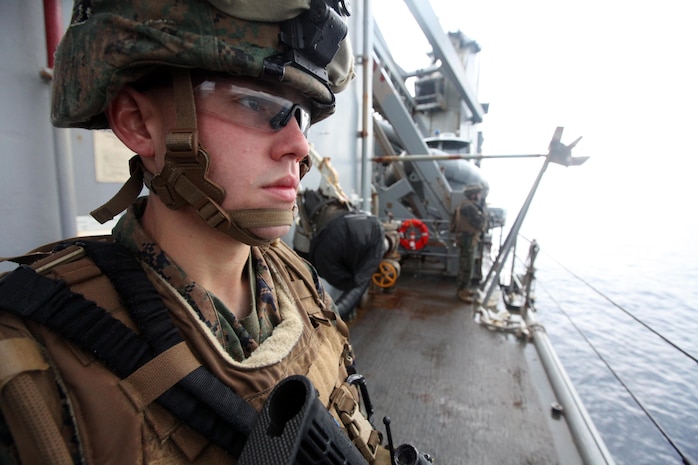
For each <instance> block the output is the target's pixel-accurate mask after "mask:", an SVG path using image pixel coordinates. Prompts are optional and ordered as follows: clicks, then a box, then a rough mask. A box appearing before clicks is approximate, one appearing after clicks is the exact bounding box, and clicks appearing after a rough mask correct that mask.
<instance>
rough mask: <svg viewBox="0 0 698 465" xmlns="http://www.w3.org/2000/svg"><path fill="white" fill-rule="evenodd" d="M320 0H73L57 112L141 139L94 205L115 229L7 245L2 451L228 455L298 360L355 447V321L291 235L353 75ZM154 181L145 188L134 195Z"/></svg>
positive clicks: (132, 142)
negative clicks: (300, 195)
mask: <svg viewBox="0 0 698 465" xmlns="http://www.w3.org/2000/svg"><path fill="white" fill-rule="evenodd" d="M348 14H349V11H348V8H347V7H346V5H345V3H344V2H343V1H325V0H285V1H259V0H209V1H203V0H186V1H176V2H175V1H172V0H155V1H149V2H137V1H124V0H119V1H117V0H77V1H76V2H75V4H74V7H73V12H72V19H71V23H70V26H69V27H68V30H67V32H66V34H65V37H64V38H63V40H62V42H61V44H60V47H59V49H58V51H57V53H56V66H55V71H54V77H53V87H52V89H53V91H52V108H51V118H52V122H53V124H54V125H56V126H58V127H79V128H86V129H110V130H112V131H113V132H114V134H115V135H116V136H117V137H118V138H119V139H120V140H121V141H122V142H123V144H124V145H125V146H126V147H128V148H129V149H131V150H132V151H133V152H134V153H135V154H136V155H135V156H134V157H133V158H132V159H131V162H130V172H131V177H130V179H129V180H128V181H127V182H126V183H125V185H124V186H123V188H122V189H121V190H120V191H119V192H118V193H117V194H116V195H115V196H114V198H112V199H111V200H110V201H109V202H107V203H106V204H105V205H103V206H101V207H98V208H97V209H95V211H94V212H93V216H94V217H95V218H96V219H97V220H98V221H100V222H105V221H107V220H109V219H111V218H113V217H115V216H117V215H120V214H121V213H122V212H123V211H124V210H126V212H125V213H124V214H123V216H121V217H120V219H119V221H118V223H117V225H116V226H115V228H114V230H113V231H112V234H111V235H109V236H105V237H96V238H71V239H65V240H62V241H59V242H57V243H55V244H48V245H46V246H42V247H39V248H37V249H35V250H34V251H31V252H29V253H28V254H26V255H24V256H22V257H16V258H15V259H14V260H15V261H16V262H17V263H19V264H20V265H19V266H18V267H17V269H15V270H14V271H12V272H10V273H8V274H6V275H5V276H3V277H2V278H1V280H0V360H1V363H0V390H1V394H0V407H1V412H2V416H1V417H0V462H1V463H13V464H14V463H22V464H30V463H81V464H110V463H114V464H125V463H129V464H131V463H133V464H156V463H167V464H178V463H182V464H184V463H206V464H218V463H221V464H222V463H226V464H230V463H236V458H237V457H238V456H239V454H240V451H241V450H242V448H243V447H244V445H245V440H246V437H247V435H248V434H249V431H250V428H251V425H253V423H254V421H255V418H256V414H257V411H259V409H260V408H261V407H262V406H263V405H264V402H265V400H266V399H267V397H268V396H269V394H270V392H272V390H273V388H274V387H275V385H276V384H277V383H279V382H280V381H282V380H283V379H286V378H288V377H289V376H290V375H303V376H306V377H307V378H308V379H310V381H311V382H312V384H313V386H314V388H315V389H316V390H317V393H318V398H319V400H320V402H321V403H322V404H323V405H324V406H325V407H326V408H327V410H328V412H329V413H330V414H332V415H333V416H334V417H335V419H336V420H337V424H339V425H341V427H342V428H343V429H344V430H345V431H346V433H347V435H348V437H349V438H350V439H351V441H352V442H353V444H354V445H355V446H356V447H357V448H358V449H359V450H360V451H361V453H362V455H363V456H364V458H365V459H366V461H367V462H368V463H376V464H380V463H388V462H389V460H390V457H389V453H388V451H387V449H386V448H385V447H383V446H382V445H381V441H382V438H381V434H380V433H379V432H378V431H377V430H376V429H374V428H373V426H372V425H371V423H370V422H369V421H368V420H367V419H366V417H365V415H362V414H361V407H362V402H361V397H360V394H359V392H358V390H357V389H356V387H355V386H354V385H352V384H351V383H349V382H348V381H347V378H348V376H349V375H350V374H355V368H354V359H353V352H352V349H351V345H350V343H349V334H348V329H347V327H346V325H345V324H344V322H343V321H342V320H341V318H339V317H338V315H337V314H336V311H335V309H334V304H333V302H332V300H331V298H330V296H329V295H328V294H327V293H326V292H325V290H324V289H323V287H322V285H321V283H320V280H319V278H318V276H317V273H316V272H315V270H314V268H313V267H312V266H310V265H309V264H308V263H307V262H305V261H304V260H302V259H301V258H299V257H298V256H297V255H296V254H295V253H294V252H292V251H291V250H290V249H289V248H288V247H287V246H286V245H285V244H284V243H283V242H282V241H280V240H279V238H280V237H281V236H283V235H284V234H286V233H287V232H288V231H289V229H290V226H291V224H292V221H293V217H294V211H295V199H296V194H297V189H298V185H299V182H300V179H301V178H302V177H303V176H304V175H305V174H306V173H307V171H308V170H309V169H310V159H309V158H308V151H309V147H308V142H307V139H306V135H307V130H308V128H309V126H310V125H311V124H314V123H316V122H318V121H320V120H322V119H324V118H326V117H328V116H330V115H331V114H332V112H333V111H334V106H335V93H337V92H340V91H341V90H342V89H343V88H344V87H345V86H346V85H347V84H348V82H349V81H350V80H351V79H352V78H353V76H354V72H353V58H352V53H351V50H350V46H349V42H348V38H347V37H346V30H347V28H346V25H345V20H346V16H347V15H348ZM143 185H145V186H146V187H147V188H148V190H149V195H148V196H146V197H142V198H138V196H139V194H140V192H141V189H142V188H143Z"/></svg>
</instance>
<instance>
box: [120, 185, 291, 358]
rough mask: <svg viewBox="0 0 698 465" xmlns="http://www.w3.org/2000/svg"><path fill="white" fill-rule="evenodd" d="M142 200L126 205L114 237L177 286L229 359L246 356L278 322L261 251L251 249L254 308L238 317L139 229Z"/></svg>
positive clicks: (267, 268)
mask: <svg viewBox="0 0 698 465" xmlns="http://www.w3.org/2000/svg"><path fill="white" fill-rule="evenodd" d="M146 201H147V200H146V199H145V198H143V199H140V200H139V201H138V202H136V203H135V204H134V206H132V207H131V208H129V210H128V211H127V212H126V214H124V216H123V217H122V218H121V219H120V220H119V223H118V224H117V225H116V227H115V228H114V230H113V235H114V237H115V238H116V239H117V240H118V241H119V243H121V244H122V245H124V246H125V247H126V248H128V249H129V250H130V251H131V252H132V253H133V254H134V255H135V256H136V257H138V258H139V259H140V260H143V261H144V262H145V263H147V264H148V265H149V266H150V267H151V268H153V269H154V270H155V271H157V272H158V273H159V274H160V275H161V276H162V277H163V278H165V279H166V280H167V282H168V283H169V284H170V285H171V286H172V287H173V288H175V289H177V291H178V292H179V293H180V294H181V295H182V297H184V298H185V300H186V301H187V302H188V303H189V305H191V307H192V308H193V309H194V311H195V312H196V314H197V315H198V317H199V318H200V319H201V321H203V322H204V323H205V324H206V326H208V328H209V329H210V330H211V332H212V333H213V335H214V336H215V337H216V339H217V340H218V342H220V344H221V346H223V347H224V348H225V350H226V352H228V353H229V354H230V355H231V356H232V357H233V359H235V360H236V361H238V362H241V361H242V360H244V359H246V358H247V357H249V355H250V354H251V353H252V352H254V350H255V349H256V348H257V347H259V345H260V344H261V343H262V342H264V341H265V340H266V339H267V338H268V337H269V336H271V333H272V331H273V329H274V327H275V326H277V325H278V324H279V323H280V322H281V314H280V312H279V308H278V305H277V303H276V299H275V297H274V295H275V291H274V284H273V279H272V276H271V273H270V271H269V267H268V266H267V264H266V262H265V260H264V257H263V256H262V253H261V251H260V250H259V249H258V248H257V247H253V248H252V249H251V254H252V260H251V265H252V269H253V270H254V279H255V283H254V285H253V286H252V288H253V289H254V290H255V297H254V298H255V307H256V312H255V311H252V312H251V313H250V315H249V316H248V317H247V318H245V319H244V320H242V321H241V320H239V319H237V318H236V317H235V315H234V314H233V312H231V311H230V309H229V308H227V307H226V306H225V305H224V304H223V303H222V302H221V301H220V300H219V299H218V298H217V297H216V296H215V295H213V294H211V293H210V292H208V291H206V289H204V288H203V287H201V286H200V285H199V284H197V283H195V282H194V281H192V280H191V279H190V278H189V277H188V276H187V275H186V273H185V272H184V270H182V269H181V268H180V267H179V266H177V264H176V263H174V262H173V261H172V260H171V259H170V258H169V257H168V256H167V254H166V253H165V252H164V251H163V250H162V249H161V248H160V246H158V245H157V244H156V243H155V242H154V241H153V240H152V239H151V238H150V237H149V236H148V235H147V233H146V232H145V231H144V230H143V228H142V227H141V225H140V222H139V221H138V217H139V216H140V215H141V214H142V212H143V210H144V209H145V204H146Z"/></svg>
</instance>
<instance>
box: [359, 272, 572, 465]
mask: <svg viewBox="0 0 698 465" xmlns="http://www.w3.org/2000/svg"><path fill="white" fill-rule="evenodd" d="M365 307H366V308H363V309H359V311H358V313H357V317H356V318H355V319H354V320H353V321H352V322H351V323H350V330H351V341H352V345H353V347H354V351H355V354H356V359H357V368H358V370H359V372H360V373H361V374H363V375H364V376H365V378H366V381H367V387H368V391H369V393H370V398H371V402H372V404H373V407H374V409H375V413H374V415H373V417H372V422H373V423H374V424H375V425H376V427H378V429H380V430H381V431H385V426H384V425H383V417H384V416H389V417H390V418H391V424H390V426H391V430H392V435H393V442H394V444H395V446H397V445H399V444H402V443H405V442H410V443H412V444H414V445H415V446H416V447H417V449H419V450H420V451H422V452H428V453H430V454H431V455H432V456H433V457H434V462H435V463H436V464H439V465H451V464H453V465H455V464H468V465H471V464H483V465H485V464H487V465H490V464H498V465H507V464H512V465H514V464H517V465H520V464H539V465H540V464H565V465H568V464H577V463H582V459H581V458H580V455H579V452H578V451H577V449H576V446H575V445H574V441H573V440H572V436H571V435H570V433H569V429H568V427H567V424H566V422H565V421H564V416H562V417H558V418H557V419H556V418H553V416H552V413H551V404H552V403H553V402H555V401H556V399H555V397H554V394H553V392H552V388H551V387H550V383H549V381H548V379H547V375H546V374H545V371H544V369H543V367H542V365H541V363H540V361H539V359H538V356H537V352H536V349H535V346H534V345H533V344H532V343H525V342H521V341H519V340H518V339H517V338H516V337H514V336H513V335H510V334H505V333H501V332H493V331H490V330H487V329H485V328H484V327H483V326H481V325H479V324H478V323H477V322H476V321H475V320H474V313H473V307H472V306H471V305H466V304H464V303H463V302H461V301H459V300H458V299H457V298H456V297H455V281H454V280H453V279H449V278H444V277H433V276H424V275H419V276H417V275H414V274H413V275H407V274H404V273H403V276H401V277H400V279H399V280H398V283H397V285H396V286H395V287H393V288H392V289H390V290H389V291H383V290H372V291H371V293H370V301H369V304H367V305H365ZM384 443H386V444H387V440H386V441H384Z"/></svg>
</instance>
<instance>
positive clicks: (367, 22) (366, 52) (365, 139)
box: [361, 0, 373, 212]
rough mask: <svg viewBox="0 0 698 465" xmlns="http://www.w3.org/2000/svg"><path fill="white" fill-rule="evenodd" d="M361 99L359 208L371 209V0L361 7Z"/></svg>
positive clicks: (367, 210) (365, 0)
mask: <svg viewBox="0 0 698 465" xmlns="http://www.w3.org/2000/svg"><path fill="white" fill-rule="evenodd" d="M363 15H364V16H363V36H364V37H363V42H364V43H363V73H362V75H363V83H362V85H363V93H362V94H363V95H362V96H363V100H362V103H361V126H362V128H361V138H362V139H361V158H362V159H361V197H362V201H361V208H362V210H363V211H366V212H369V211H371V185H372V183H371V164H370V159H371V157H372V156H373V13H372V8H371V0H364V8H363Z"/></svg>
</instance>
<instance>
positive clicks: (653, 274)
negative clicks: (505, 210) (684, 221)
mask: <svg viewBox="0 0 698 465" xmlns="http://www.w3.org/2000/svg"><path fill="white" fill-rule="evenodd" d="M538 223H539V224H537V225H534V227H533V228H529V229H531V230H535V229H537V227H539V226H541V224H540V221H539V222H538ZM689 226H690V225H689ZM539 230H540V229H539ZM553 230H554V228H553ZM692 230H695V229H694V228H692V227H681V228H673V229H671V230H668V231H666V232H665V234H661V235H657V234H656V231H651V230H648V231H643V228H636V227H627V229H624V230H623V234H618V233H617V232H616V233H610V234H608V231H607V234H588V231H586V232H587V234H584V231H582V233H581V234H577V235H572V236H570V235H566V239H565V240H561V239H560V236H561V235H560V234H555V232H554V231H553V233H552V235H551V234H550V233H548V237H547V238H546V233H545V232H543V233H542V236H543V237H544V239H543V240H540V239H537V242H538V243H539V245H540V247H541V251H540V253H539V256H538V260H537V262H536V265H537V266H536V269H537V273H536V275H537V283H536V288H535V289H536V291H535V292H536V308H537V311H538V318H539V319H540V320H541V322H542V323H543V324H544V325H545V327H546V329H547V332H548V335H549V337H550V339H551V341H552V343H553V345H554V347H555V349H556V351H557V353H558V356H559V358H560V360H561V361H562V363H563V365H564V366H565V369H566V370H567V372H568V375H569V377H570V379H571V380H572V381H573V383H574V385H575V387H576V389H577V392H578V394H579V395H580V397H581V398H582V400H583V402H584V404H585V405H586V407H587V410H588V411H589V414H590V416H591V417H592V420H593V421H594V423H595V425H596V427H597V429H598V430H599V432H600V434H601V436H602V437H603V439H604V441H605V442H606V445H607V447H608V449H609V451H610V453H611V454H612V455H613V457H614V459H615V461H616V463H618V464H627V465H642V464H647V465H650V464H651V465H655V464H681V463H683V461H682V455H683V457H684V458H686V459H688V460H689V462H687V463H693V464H695V463H698V363H697V362H696V359H698V337H697V335H698V286H696V283H695V280H696V279H698V250H697V249H696V246H695V245H694V242H693V237H692V236H693V233H692V232H691V231H692ZM543 231H544V230H543ZM546 242H547V243H548V247H547V248H546ZM522 250H523V248H522ZM677 450H678V451H680V452H677ZM681 454H682V455H681Z"/></svg>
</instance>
